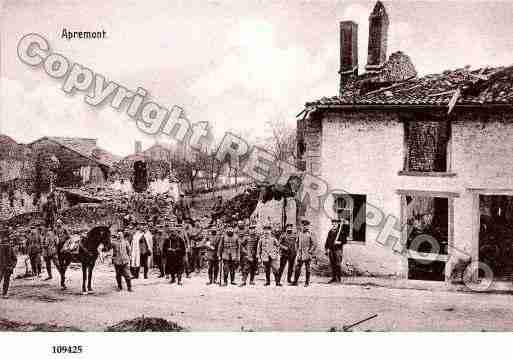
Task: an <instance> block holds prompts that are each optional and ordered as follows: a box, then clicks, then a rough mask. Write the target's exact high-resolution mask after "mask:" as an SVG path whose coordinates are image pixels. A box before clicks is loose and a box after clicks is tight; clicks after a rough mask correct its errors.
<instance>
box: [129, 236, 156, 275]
mask: <svg viewBox="0 0 513 359" xmlns="http://www.w3.org/2000/svg"><path fill="white" fill-rule="evenodd" d="M143 235H144V238H145V239H146V246H148V249H149V250H151V249H152V248H153V247H152V246H151V245H152V244H153V243H150V241H151V239H150V238H149V237H148V236H147V235H146V234H145V233H143V232H140V231H137V232H135V233H134V235H133V237H132V238H133V239H132V252H131V255H130V267H134V268H137V267H140V266H141V248H140V246H139V240H140V239H141V237H142V236H143ZM151 238H153V237H151Z"/></svg>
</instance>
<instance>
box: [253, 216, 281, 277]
mask: <svg viewBox="0 0 513 359" xmlns="http://www.w3.org/2000/svg"><path fill="white" fill-rule="evenodd" d="M271 231H272V226H271V225H270V224H266V225H264V228H263V233H262V238H260V241H259V242H258V249H257V253H258V258H260V261H262V263H263V264H264V268H265V285H266V286H268V285H270V284H271V269H272V271H273V274H274V280H275V281H276V286H277V287H281V283H280V277H279V273H278V272H279V270H280V242H279V240H278V238H276V237H275V236H273V235H272V232H271Z"/></svg>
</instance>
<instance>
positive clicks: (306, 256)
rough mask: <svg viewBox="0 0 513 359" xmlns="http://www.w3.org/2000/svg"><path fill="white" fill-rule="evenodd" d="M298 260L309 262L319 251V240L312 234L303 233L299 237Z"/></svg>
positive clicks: (297, 246) (297, 245)
mask: <svg viewBox="0 0 513 359" xmlns="http://www.w3.org/2000/svg"><path fill="white" fill-rule="evenodd" d="M296 243H297V244H296V248H297V257H296V258H297V260H299V261H307V260H310V259H312V257H313V256H314V255H315V251H316V250H317V240H316V239H315V237H314V235H313V234H312V233H310V232H306V233H305V232H301V233H299V234H298V236H297V242H296Z"/></svg>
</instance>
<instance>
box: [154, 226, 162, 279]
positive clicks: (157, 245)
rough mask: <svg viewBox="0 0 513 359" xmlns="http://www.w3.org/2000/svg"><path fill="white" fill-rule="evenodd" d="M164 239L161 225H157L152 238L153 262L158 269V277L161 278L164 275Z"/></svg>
mask: <svg viewBox="0 0 513 359" xmlns="http://www.w3.org/2000/svg"><path fill="white" fill-rule="evenodd" d="M164 239H165V238H164V231H163V230H162V226H161V225H158V226H157V230H156V232H155V238H154V240H153V262H154V265H155V266H157V268H158V269H159V271H160V275H159V278H162V277H164V275H165V267H164V263H165V260H164V255H163V247H164Z"/></svg>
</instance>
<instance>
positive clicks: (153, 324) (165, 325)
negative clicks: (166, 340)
mask: <svg viewBox="0 0 513 359" xmlns="http://www.w3.org/2000/svg"><path fill="white" fill-rule="evenodd" d="M185 330H186V329H185V328H183V327H181V326H180V325H178V324H176V323H175V322H171V321H168V320H165V319H162V318H153V317H144V316H143V317H140V318H135V319H130V320H124V321H122V322H120V323H117V324H115V325H112V326H110V327H108V328H107V329H106V331H107V332H183V331H185Z"/></svg>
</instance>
